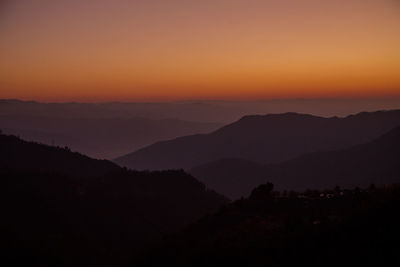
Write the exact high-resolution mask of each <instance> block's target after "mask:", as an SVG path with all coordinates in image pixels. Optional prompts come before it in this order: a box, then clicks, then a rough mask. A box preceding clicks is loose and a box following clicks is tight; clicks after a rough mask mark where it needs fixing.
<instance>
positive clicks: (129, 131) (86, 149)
mask: <svg viewBox="0 0 400 267" xmlns="http://www.w3.org/2000/svg"><path fill="white" fill-rule="evenodd" d="M220 126H221V124H217V123H203V122H189V121H182V120H176V119H157V120H156V119H147V118H137V117H135V118H65V117H54V114H53V113H49V114H48V115H47V116H29V115H7V116H6V115H4V116H1V115H0V129H2V130H3V131H4V132H5V133H7V134H14V135H18V136H20V137H21V138H23V139H25V140H30V141H36V142H41V143H44V144H48V145H57V146H68V147H69V148H71V150H73V151H78V152H81V153H83V154H85V155H89V156H91V157H95V158H101V159H103V158H106V159H112V158H115V157H117V156H120V155H123V154H126V153H128V152H131V151H133V150H137V149H139V148H142V147H144V146H147V145H150V144H152V143H154V142H156V141H158V140H162V139H171V138H176V137H179V136H183V135H188V134H195V133H207V132H210V131H212V130H215V129H217V128H219V127H220Z"/></svg>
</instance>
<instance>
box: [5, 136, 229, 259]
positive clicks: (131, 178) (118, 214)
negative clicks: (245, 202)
mask: <svg viewBox="0 0 400 267" xmlns="http://www.w3.org/2000/svg"><path fill="white" fill-rule="evenodd" d="M0 183H1V187H0V208H1V210H2V220H1V221H0V236H1V239H0V240H1V241H0V247H1V248H2V252H3V256H2V257H1V259H0V264H1V265H2V266H25V265H29V266H119V265H120V264H122V263H124V262H125V261H126V260H128V259H129V258H130V257H131V256H132V255H133V254H134V253H137V252H138V251H139V250H140V249H141V248H142V247H143V246H144V245H146V244H147V243H149V242H151V241H155V240H159V239H161V238H162V237H163V236H164V235H165V234H168V233H173V232H176V231H178V230H180V229H182V228H183V227H185V226H186V225H188V224H189V223H191V222H194V221H195V220H197V219H199V218H200V217H202V216H204V215H205V214H207V213H212V212H214V211H216V210H217V209H218V208H219V207H221V206H222V205H223V204H225V203H227V199H226V198H225V197H223V196H221V195H219V194H217V193H215V192H213V191H210V190H207V189H206V188H205V186H204V184H202V183H200V182H199V181H197V180H196V179H195V178H193V177H192V176H190V175H188V174H186V173H185V172H183V171H161V172H138V171H132V170H127V169H123V168H120V167H118V166H117V165H115V164H114V163H112V162H109V161H106V160H95V159H91V158H88V157H86V156H83V155H81V154H79V153H72V152H70V151H69V150H68V149H66V148H59V147H51V146H46V145H41V144H37V143H32V142H26V141H23V140H21V139H19V138H17V137H15V136H7V135H0Z"/></svg>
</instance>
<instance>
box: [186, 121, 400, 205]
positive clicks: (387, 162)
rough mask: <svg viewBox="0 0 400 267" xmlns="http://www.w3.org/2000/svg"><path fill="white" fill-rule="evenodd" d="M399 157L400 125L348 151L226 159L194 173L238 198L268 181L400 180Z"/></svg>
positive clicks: (286, 184)
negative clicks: (272, 159)
mask: <svg viewBox="0 0 400 267" xmlns="http://www.w3.org/2000/svg"><path fill="white" fill-rule="evenodd" d="M399 155H400V127H396V128H394V129H392V130H391V131H389V132H388V133H386V134H384V135H383V136H381V137H379V138H377V139H375V140H373V141H371V142H368V143H365V144H361V145H356V146H353V147H351V148H348V149H342V150H334V151H325V152H314V153H308V154H305V155H302V156H299V157H297V158H295V159H292V160H289V161H286V162H283V163H279V164H270V165H261V164H258V163H255V162H249V161H245V160H240V159H225V160H219V161H215V162H210V163H207V164H204V165H200V166H197V167H195V168H193V169H191V170H190V173H191V174H192V175H194V176H195V177H196V178H198V179H200V180H201V181H202V182H204V183H205V184H206V185H207V186H208V187H210V188H212V189H214V190H216V191H218V192H220V193H222V194H224V195H226V196H228V197H230V198H232V199H237V198H240V197H243V196H248V195H249V194H250V192H251V189H252V188H254V187H255V186H257V185H259V184H262V183H266V182H267V181H268V182H272V183H274V184H275V185H276V187H277V188H278V189H280V190H305V189H307V188H308V189H324V188H333V187H334V186H342V187H347V188H348V187H350V188H351V187H356V186H360V187H361V186H367V185H369V184H371V183H374V184H377V185H384V184H392V183H399V182H400V167H399V166H400V157H399Z"/></svg>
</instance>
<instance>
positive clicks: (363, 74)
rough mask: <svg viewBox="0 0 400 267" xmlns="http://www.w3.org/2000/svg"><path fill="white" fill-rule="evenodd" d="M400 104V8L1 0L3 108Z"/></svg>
mask: <svg viewBox="0 0 400 267" xmlns="http://www.w3.org/2000/svg"><path fill="white" fill-rule="evenodd" d="M399 95H400V1H398V0H264V1H256V0H242V1H240V0H213V1H209V0H202V1H195V0H192V1H188V0H171V1H169V0H159V1H157V0H143V1H134V0H131V1H128V0H109V1H106V0H79V1H78V0H65V1H61V0H35V1H32V0H0V98H21V99H34V100H44V101H70V100H75V101H80V100H81V101H104V100H129V101H148V100H154V101H162V100H180V99H194V98H195V99H259V98H295V97H304V98H314V97H388V96H389V97H390V96H399Z"/></svg>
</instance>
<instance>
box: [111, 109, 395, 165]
mask: <svg viewBox="0 0 400 267" xmlns="http://www.w3.org/2000/svg"><path fill="white" fill-rule="evenodd" d="M397 125H400V110H393V111H378V112H373V113H359V114H356V115H351V116H348V117H345V118H338V117H332V118H322V117H316V116H312V115H304V114H296V113H285V114H269V115H263V116H259V115H257V116H245V117H243V118H242V119H240V120H239V121H237V122H235V123H232V124H229V125H227V126H224V127H222V128H220V129H218V130H216V131H214V132H212V133H210V134H201V135H192V136H185V137H180V138H176V139H173V140H169V141H162V142H157V143H155V144H153V145H150V146H148V147H145V148H142V149H139V150H138V151H136V152H133V153H131V154H128V155H125V156H123V157H120V158H117V159H116V160H115V162H116V163H118V164H119V165H122V166H127V167H130V168H134V169H149V170H161V169H179V168H183V169H190V168H193V167H195V166H198V165H201V164H205V163H207V162H212V161H215V160H220V159H224V158H238V159H245V160H250V161H255V162H257V163H262V164H265V163H279V162H283V161H285V160H289V159H293V158H295V157H297V156H300V155H302V154H304V153H309V152H315V151H322V150H334V149H342V148H346V147H349V146H352V145H356V144H361V143H365V142H368V141H371V140H372V139H374V138H376V137H378V136H380V135H382V134H383V133H385V132H387V131H389V130H390V129H392V128H393V127H396V126H397Z"/></svg>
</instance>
